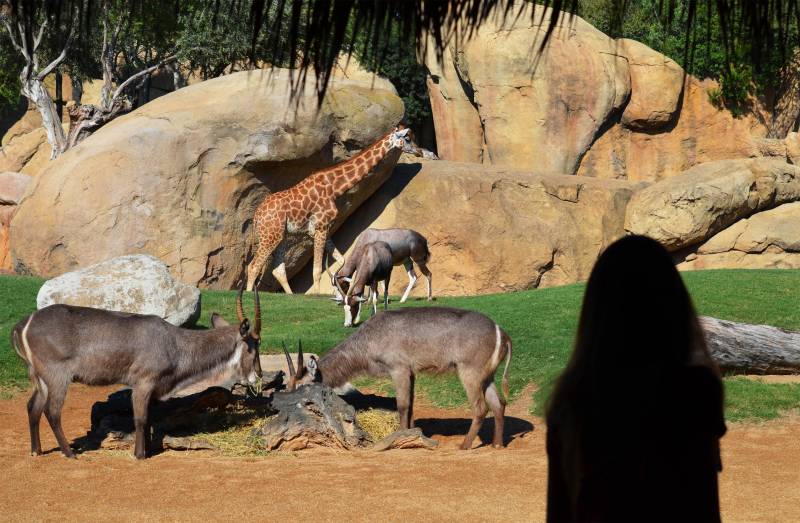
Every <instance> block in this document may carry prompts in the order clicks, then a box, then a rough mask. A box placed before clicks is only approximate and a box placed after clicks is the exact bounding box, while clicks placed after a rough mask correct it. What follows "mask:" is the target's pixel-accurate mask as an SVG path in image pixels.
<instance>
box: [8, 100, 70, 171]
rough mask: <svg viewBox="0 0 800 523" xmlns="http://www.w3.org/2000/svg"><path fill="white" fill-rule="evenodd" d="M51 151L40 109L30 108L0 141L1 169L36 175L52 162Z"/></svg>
mask: <svg viewBox="0 0 800 523" xmlns="http://www.w3.org/2000/svg"><path fill="white" fill-rule="evenodd" d="M65 129H66V126H65ZM51 151H52V149H51V147H50V143H49V142H48V141H47V134H46V133H45V131H44V128H43V127H42V117H41V116H40V115H39V111H37V110H36V109H35V108H31V109H28V110H27V111H25V114H24V115H23V116H22V118H20V119H19V120H18V121H17V122H16V123H15V124H14V125H12V126H11V128H10V129H9V130H8V132H6V134H5V135H4V136H3V138H2V140H1V141H0V171H15V172H22V173H25V174H30V175H34V176H35V175H37V174H39V172H41V170H42V169H44V167H45V166H47V164H48V163H49V162H50V153H51Z"/></svg>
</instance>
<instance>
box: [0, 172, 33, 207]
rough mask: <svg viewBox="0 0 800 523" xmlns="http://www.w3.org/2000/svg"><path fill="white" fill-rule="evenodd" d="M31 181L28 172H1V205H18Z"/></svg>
mask: <svg viewBox="0 0 800 523" xmlns="http://www.w3.org/2000/svg"><path fill="white" fill-rule="evenodd" d="M29 183H31V177H30V176H28V175H27V174H22V173H15V172H0V205H17V204H18V203H19V202H20V200H22V195H23V194H25V190H26V189H27V188H28V184H29Z"/></svg>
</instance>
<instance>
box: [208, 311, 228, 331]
mask: <svg viewBox="0 0 800 523" xmlns="http://www.w3.org/2000/svg"><path fill="white" fill-rule="evenodd" d="M229 325H230V323H228V322H227V321H225V318H223V317H222V316H220V315H219V314H217V313H216V312H215V313H213V314H211V326H212V327H214V328H215V329H219V328H220V327H227V326H229Z"/></svg>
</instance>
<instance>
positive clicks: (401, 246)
mask: <svg viewBox="0 0 800 523" xmlns="http://www.w3.org/2000/svg"><path fill="white" fill-rule="evenodd" d="M378 241H381V242H386V243H387V244H388V245H389V248H390V249H391V250H392V264H393V265H400V264H402V265H403V266H404V267H405V269H406V273H407V274H408V286H407V287H406V290H405V292H404V293H403V297H402V298H400V303H404V302H405V301H406V299H408V295H409V293H410V292H411V289H413V288H414V285H416V283H417V275H416V273H415V272H414V264H417V266H418V267H419V270H420V271H422V274H423V275H424V276H425V279H426V280H427V281H428V301H431V300H432V299H433V296H432V288H431V278H432V275H431V271H430V270H429V269H428V262H429V261H430V259H431V252H430V251H429V250H428V240H427V239H426V238H425V237H424V236H423V235H421V234H420V233H418V232H417V231H413V230H411V229H367V230H365V231H364V232H362V233H361V234H360V235H359V236H358V239H357V240H356V244H355V246H354V247H353V251H352V254H351V255H350V257H349V258H347V260H345V262H344V264H343V265H342V266H341V267H339V270H337V271H336V273H335V274H334V276H331V285H332V286H333V289H334V298H337V299H339V301H340V299H341V297H342V296H344V293H343V292H341V289H345V290H347V286H348V285H349V284H350V280H351V279H352V276H353V273H354V272H355V270H356V267H357V266H358V264H359V259H360V253H361V249H362V248H363V247H364V245H366V244H368V243H372V242H378ZM334 277H335V278H334ZM387 292H388V290H387Z"/></svg>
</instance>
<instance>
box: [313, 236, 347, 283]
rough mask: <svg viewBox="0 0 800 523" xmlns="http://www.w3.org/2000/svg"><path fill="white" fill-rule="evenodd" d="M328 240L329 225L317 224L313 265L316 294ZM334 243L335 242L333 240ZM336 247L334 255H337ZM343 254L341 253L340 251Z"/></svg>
mask: <svg viewBox="0 0 800 523" xmlns="http://www.w3.org/2000/svg"><path fill="white" fill-rule="evenodd" d="M329 241H330V240H328V227H323V226H317V229H316V230H315V231H314V265H313V266H312V273H313V276H314V294H319V293H320V289H319V284H320V280H321V279H322V259H323V258H324V257H325V245H327V243H328V242H329ZM331 244H333V242H331ZM335 249H336V247H334V257H335V256H336V252H338V251H336V250H335ZM339 256H341V253H339Z"/></svg>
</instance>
